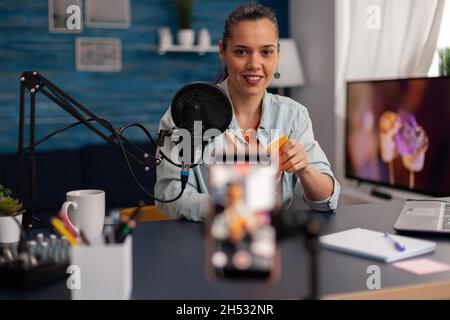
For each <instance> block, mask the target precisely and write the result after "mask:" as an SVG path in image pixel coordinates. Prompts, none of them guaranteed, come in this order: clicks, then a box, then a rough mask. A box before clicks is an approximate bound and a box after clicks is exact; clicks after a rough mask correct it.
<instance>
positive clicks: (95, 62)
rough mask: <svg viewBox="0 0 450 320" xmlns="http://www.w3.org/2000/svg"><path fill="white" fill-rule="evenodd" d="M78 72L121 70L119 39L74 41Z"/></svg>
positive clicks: (120, 44) (120, 45)
mask: <svg viewBox="0 0 450 320" xmlns="http://www.w3.org/2000/svg"><path fill="white" fill-rule="evenodd" d="M75 51H76V54H75V56H76V69H77V70H78V71H103V72H118V71H120V70H121V69H122V42H121V41H120V39H119V38H85V37H78V38H77V39H76V40H75Z"/></svg>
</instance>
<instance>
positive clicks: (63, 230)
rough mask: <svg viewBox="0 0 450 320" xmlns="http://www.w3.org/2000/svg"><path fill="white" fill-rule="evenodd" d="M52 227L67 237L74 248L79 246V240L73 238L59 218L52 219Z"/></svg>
mask: <svg viewBox="0 0 450 320" xmlns="http://www.w3.org/2000/svg"><path fill="white" fill-rule="evenodd" d="M52 225H53V226H54V227H55V228H56V230H58V232H59V233H60V234H61V235H62V236H64V237H66V239H67V241H68V242H69V244H70V245H71V246H72V247H76V246H77V245H78V242H77V240H76V239H75V238H74V237H73V236H72V234H71V233H70V232H69V231H68V230H67V229H66V227H65V226H64V224H63V222H62V221H61V220H59V219H58V218H52Z"/></svg>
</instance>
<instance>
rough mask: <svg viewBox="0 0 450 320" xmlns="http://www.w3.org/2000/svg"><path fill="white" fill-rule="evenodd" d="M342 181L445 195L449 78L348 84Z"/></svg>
mask: <svg viewBox="0 0 450 320" xmlns="http://www.w3.org/2000/svg"><path fill="white" fill-rule="evenodd" d="M345 140H346V141H345V149H346V152H345V153H346V161H345V162H346V165H345V167H346V168H345V175H346V177H347V178H350V179H356V180H358V181H361V182H369V183H371V184H375V185H383V186H389V187H392V188H397V189H402V190H408V191H411V192H415V193H421V194H426V195H431V196H437V197H444V196H450V77H434V78H409V79H395V80H377V81H351V82H348V83H347V117H346V135H345Z"/></svg>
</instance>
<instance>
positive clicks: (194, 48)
mask: <svg viewBox="0 0 450 320" xmlns="http://www.w3.org/2000/svg"><path fill="white" fill-rule="evenodd" d="M167 52H194V53H198V54H199V55H204V54H205V53H207V52H219V48H218V47H217V46H208V47H203V46H192V47H185V46H180V45H170V46H159V47H158V53H159V54H166V53H167Z"/></svg>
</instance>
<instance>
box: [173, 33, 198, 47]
mask: <svg viewBox="0 0 450 320" xmlns="http://www.w3.org/2000/svg"><path fill="white" fill-rule="evenodd" d="M177 36H178V44H179V45H180V46H181V47H184V48H190V47H192V46H194V42H195V33H194V30H192V29H180V30H178V35H177Z"/></svg>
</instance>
